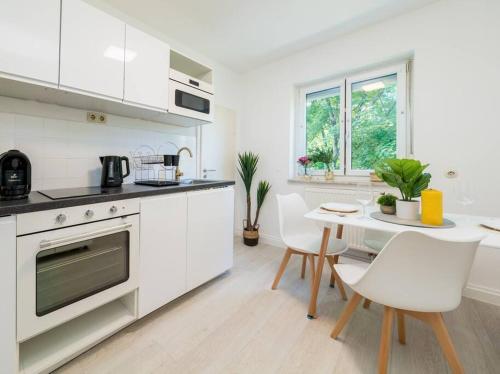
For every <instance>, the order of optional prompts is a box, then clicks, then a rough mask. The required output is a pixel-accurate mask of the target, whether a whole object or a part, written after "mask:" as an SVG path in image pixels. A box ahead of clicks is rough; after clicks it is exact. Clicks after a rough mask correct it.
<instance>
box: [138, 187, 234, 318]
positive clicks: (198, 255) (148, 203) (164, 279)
mask: <svg viewBox="0 0 500 374" xmlns="http://www.w3.org/2000/svg"><path fill="white" fill-rule="evenodd" d="M233 219H234V190H233V188H232V187H225V188H214V189H209V190H201V191H193V192H187V193H176V194H169V195H163V196H157V197H148V198H144V199H141V229H140V233H141V234H140V237H141V239H140V243H141V247H140V274H139V279H140V281H139V318H141V317H143V316H145V315H146V314H148V313H151V312H152V311H153V310H155V309H158V308H159V307H161V306H163V305H165V304H167V303H168V302H169V301H171V300H173V299H175V298H177V297H178V296H180V295H182V294H184V293H186V292H188V291H190V290H192V289H193V288H195V287H198V286H199V285H201V284H203V283H205V282H207V281H209V280H210V279H212V278H214V277H216V276H217V275H219V274H222V273H223V272H224V271H226V270H228V269H230V268H231V266H232V265H233Z"/></svg>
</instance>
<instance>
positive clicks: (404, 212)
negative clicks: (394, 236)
mask: <svg viewBox="0 0 500 374" xmlns="http://www.w3.org/2000/svg"><path fill="white" fill-rule="evenodd" d="M419 208H420V201H403V200H396V216H397V217H398V218H401V219H408V220H417V219H418V211H419Z"/></svg>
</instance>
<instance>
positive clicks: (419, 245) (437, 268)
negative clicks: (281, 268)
mask: <svg viewBox="0 0 500 374" xmlns="http://www.w3.org/2000/svg"><path fill="white" fill-rule="evenodd" d="M481 239H482V238H480V237H475V238H471V239H470V240H467V241H457V242H451V241H444V240H439V239H435V238H432V237H430V236H428V235H425V234H422V233H419V232H412V231H406V232H402V233H400V234H398V235H396V236H394V237H393V238H392V239H391V240H390V241H389V242H388V243H387V245H386V246H385V247H384V249H383V250H382V251H381V252H380V253H379V255H378V256H377V257H376V258H375V260H374V261H373V262H372V263H371V264H370V265H368V264H366V265H355V264H338V265H335V269H336V270H337V272H338V274H339V276H340V278H341V279H342V280H343V281H344V282H345V283H347V284H348V285H349V286H350V287H351V288H352V289H353V290H354V295H353V297H352V298H351V300H350V302H349V304H348V305H347V306H346V308H345V310H344V311H343V312H342V314H341V316H340V318H339V320H338V321H337V324H336V325H335V327H334V329H333V331H332V333H331V337H332V338H334V339H336V338H337V336H338V335H339V333H340V332H341V331H342V329H343V327H344V326H345V325H346V323H347V321H348V320H349V318H350V316H351V314H352V313H353V311H354V309H355V308H356V306H357V304H358V303H359V301H360V300H361V298H362V297H365V298H367V299H369V300H373V301H374V302H376V303H379V304H382V305H384V318H383V323H382V334H381V338H380V350H379V363H378V368H379V373H386V372H387V366H388V358H389V347H390V341H391V332H392V322H393V316H394V313H396V315H397V321H398V335H399V342H400V343H401V344H405V341H406V337H405V326H404V315H409V316H412V317H415V318H418V319H420V320H422V321H424V322H426V323H429V324H430V325H431V327H432V328H433V330H434V333H435V334H436V337H437V339H438V341H439V344H440V345H441V348H442V349H443V352H444V354H445V356H446V359H447V360H448V363H449V365H450V367H451V369H452V371H453V372H454V373H463V367H462V365H461V363H460V361H459V359H458V356H457V353H456V351H455V349H454V347H453V343H452V342H451V340H450V336H449V335H448V331H447V329H446V326H445V324H444V321H443V317H442V315H441V313H442V312H447V311H450V310H453V309H455V308H457V307H458V306H459V305H460V301H461V298H462V289H463V287H464V285H465V283H466V282H467V279H468V276H469V272H470V268H471V266H472V262H473V260H474V256H475V254H476V250H477V247H478V245H479V242H480V241H481Z"/></svg>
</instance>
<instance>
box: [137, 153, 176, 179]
mask: <svg viewBox="0 0 500 374" xmlns="http://www.w3.org/2000/svg"><path fill="white" fill-rule="evenodd" d="M151 151H153V150H152V149H151ZM153 152H154V151H153ZM151 153H152V152H151ZM132 164H133V169H134V176H135V183H136V184H145V185H153V186H155V185H156V186H162V185H174V184H178V182H177V181H175V171H176V169H177V167H178V166H179V156H178V155H162V154H149V152H148V154H142V152H136V153H135V154H133V155H132Z"/></svg>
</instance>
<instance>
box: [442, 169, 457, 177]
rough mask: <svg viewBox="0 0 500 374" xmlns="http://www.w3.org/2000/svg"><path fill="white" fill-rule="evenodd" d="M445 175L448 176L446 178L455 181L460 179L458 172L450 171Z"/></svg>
mask: <svg viewBox="0 0 500 374" xmlns="http://www.w3.org/2000/svg"><path fill="white" fill-rule="evenodd" d="M444 175H445V176H446V178H450V179H453V178H456V177H458V171H456V170H453V169H451V170H448V171H447V172H446V173H445V174H444Z"/></svg>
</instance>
